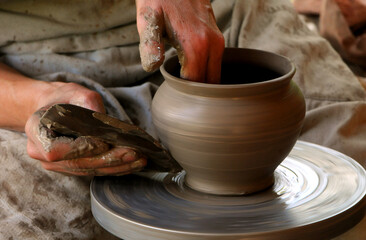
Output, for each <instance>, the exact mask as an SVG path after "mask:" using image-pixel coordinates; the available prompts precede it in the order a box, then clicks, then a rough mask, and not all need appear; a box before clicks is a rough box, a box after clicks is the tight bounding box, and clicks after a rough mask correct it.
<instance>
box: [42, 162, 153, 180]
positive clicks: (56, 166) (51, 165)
mask: <svg viewBox="0 0 366 240" xmlns="http://www.w3.org/2000/svg"><path fill="white" fill-rule="evenodd" d="M41 163H42V167H43V168H45V169H47V170H50V171H54V172H60V173H64V174H67V175H78V176H102V175H124V174H129V173H132V172H136V171H140V170H141V169H142V168H143V167H145V166H146V164H147V160H146V158H140V159H138V160H136V161H133V162H129V163H124V164H121V165H117V166H108V167H100V168H68V167H66V166H65V165H61V164H60V162H41Z"/></svg>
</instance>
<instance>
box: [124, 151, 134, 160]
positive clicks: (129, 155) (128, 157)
mask: <svg viewBox="0 0 366 240" xmlns="http://www.w3.org/2000/svg"><path fill="white" fill-rule="evenodd" d="M136 158H137V153H136V152H134V151H129V152H127V153H125V154H124V155H123V160H124V161H126V162H132V161H134V160H136Z"/></svg>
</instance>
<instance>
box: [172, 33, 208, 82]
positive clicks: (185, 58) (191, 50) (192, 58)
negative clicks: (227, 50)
mask: <svg viewBox="0 0 366 240" xmlns="http://www.w3.org/2000/svg"><path fill="white" fill-rule="evenodd" d="M193 41H196V43H197V42H198V43H199V45H197V44H195V45H193V44H189V43H188V44H187V41H181V42H183V44H182V45H181V47H180V48H178V51H179V52H178V57H179V62H180V63H181V66H182V67H181V71H180V75H181V77H182V78H184V79H188V80H190V81H195V82H206V69H207V62H208V58H207V56H208V48H207V47H206V46H207V45H206V44H207V43H206V41H208V40H207V39H205V38H204V37H202V38H197V37H196V38H195V39H193V38H192V42H193ZM197 47H202V48H201V49H197Z"/></svg>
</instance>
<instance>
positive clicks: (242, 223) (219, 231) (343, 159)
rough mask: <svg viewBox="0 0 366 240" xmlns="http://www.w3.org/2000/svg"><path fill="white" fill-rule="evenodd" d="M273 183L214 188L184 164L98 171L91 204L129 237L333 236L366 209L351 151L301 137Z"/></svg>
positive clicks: (363, 179)
mask: <svg viewBox="0 0 366 240" xmlns="http://www.w3.org/2000/svg"><path fill="white" fill-rule="evenodd" d="M275 177H276V180H275V184H274V186H273V187H271V188H270V189H267V190H265V191H263V192H260V193H256V194H253V195H249V196H229V197H228V196H226V197H224V196H215V195H209V194H203V193H200V192H197V191H194V190H192V189H190V188H188V187H187V186H185V185H184V183H183V182H184V172H182V173H180V174H178V175H171V174H168V175H161V176H160V177H158V179H159V178H160V179H163V180H151V179H148V178H145V177H141V176H137V175H129V176H123V177H96V178H95V179H94V180H93V182H92V184H91V198H92V211H93V215H94V217H95V218H96V220H97V221H98V222H99V224H100V225H102V226H103V227H104V228H105V229H106V230H108V231H109V232H111V233H113V234H115V235H116V236H118V237H120V238H124V239H169V240H175V239H189V240H191V239H271V240H276V239H278V240H279V239H281V240H284V239H297V240H300V239H322V240H323V239H329V238H331V237H335V236H337V235H339V234H341V233H343V232H345V231H346V230H348V229H350V228H351V227H353V226H354V225H355V224H356V223H357V222H358V221H359V220H360V219H361V218H362V217H363V216H364V212H365V211H364V210H365V202H366V201H365V198H364V196H365V193H366V173H365V170H364V169H363V168H362V167H361V166H360V165H359V164H358V163H357V162H355V161H354V160H352V159H351V158H349V157H347V156H345V155H343V154H341V153H339V152H336V151H334V150H331V149H328V148H324V147H321V146H318V145H314V144H310V143H306V142H302V141H298V142H297V143H296V145H295V147H294V148H293V150H292V151H291V153H290V154H289V156H288V157H287V158H286V159H285V160H284V161H283V163H282V164H281V165H280V166H279V167H278V168H277V170H276V173H275Z"/></svg>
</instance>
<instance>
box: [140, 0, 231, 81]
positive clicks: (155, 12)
mask: <svg viewBox="0 0 366 240" xmlns="http://www.w3.org/2000/svg"><path fill="white" fill-rule="evenodd" d="M136 7H137V28H138V31H139V35H140V55H141V61H142V66H143V68H144V69H145V70H146V71H153V70H155V69H157V68H158V67H159V66H160V65H161V64H162V63H163V61H164V39H166V40H167V42H168V43H170V44H171V45H172V46H174V47H175V48H176V49H177V53H178V57H179V61H180V64H181V66H182V68H181V77H183V78H186V79H189V80H192V81H198V82H209V83H219V82H220V73H221V58H222V54H223V51H224V47H225V42H224V37H223V35H222V33H221V32H220V30H219V28H218V27H217V25H216V20H215V16H214V13H213V10H212V7H211V3H210V0H174V1H172V0H136Z"/></svg>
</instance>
